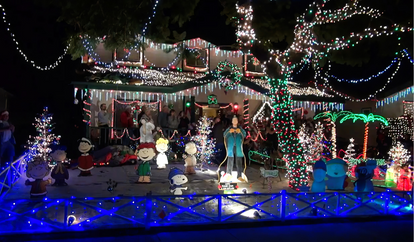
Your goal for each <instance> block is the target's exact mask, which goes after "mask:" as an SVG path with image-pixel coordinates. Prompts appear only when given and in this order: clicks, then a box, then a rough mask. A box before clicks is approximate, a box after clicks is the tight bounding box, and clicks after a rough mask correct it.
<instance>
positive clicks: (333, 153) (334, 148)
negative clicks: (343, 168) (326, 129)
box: [331, 121, 336, 159]
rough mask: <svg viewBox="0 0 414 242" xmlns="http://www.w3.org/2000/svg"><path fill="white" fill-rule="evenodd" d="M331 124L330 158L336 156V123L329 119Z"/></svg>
mask: <svg viewBox="0 0 414 242" xmlns="http://www.w3.org/2000/svg"><path fill="white" fill-rule="evenodd" d="M331 124H332V138H331V141H332V159H335V158H336V125H335V122H332V121H331Z"/></svg>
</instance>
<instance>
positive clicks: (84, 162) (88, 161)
mask: <svg viewBox="0 0 414 242" xmlns="http://www.w3.org/2000/svg"><path fill="white" fill-rule="evenodd" d="M92 147H93V145H92V144H91V141H89V140H88V139H86V138H82V139H81V140H80V142H79V147H78V149H79V151H80V153H82V155H81V156H80V157H79V158H78V169H79V170H80V171H81V172H80V174H79V176H91V175H92V174H91V170H92V169H93V157H92V156H91V155H89V154H88V152H89V151H90V150H91V149H92Z"/></svg>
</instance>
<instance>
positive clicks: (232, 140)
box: [224, 116, 246, 182]
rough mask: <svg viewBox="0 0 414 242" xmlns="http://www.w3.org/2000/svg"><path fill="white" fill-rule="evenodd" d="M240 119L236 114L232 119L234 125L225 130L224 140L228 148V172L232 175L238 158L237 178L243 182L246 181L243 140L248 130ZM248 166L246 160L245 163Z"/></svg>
mask: <svg viewBox="0 0 414 242" xmlns="http://www.w3.org/2000/svg"><path fill="white" fill-rule="evenodd" d="M238 124H239V120H238V119H237V117H236V116H234V117H233V119H232V126H230V127H229V128H227V129H226V131H224V142H225V145H226V149H227V171H226V173H227V174H229V175H232V172H233V165H234V159H236V167H237V179H238V180H239V181H241V182H243V181H246V179H244V178H243V176H242V173H243V159H244V154H243V140H244V138H245V137H246V131H244V129H243V128H242V127H240V126H239V125H238ZM244 168H246V162H245V165H244Z"/></svg>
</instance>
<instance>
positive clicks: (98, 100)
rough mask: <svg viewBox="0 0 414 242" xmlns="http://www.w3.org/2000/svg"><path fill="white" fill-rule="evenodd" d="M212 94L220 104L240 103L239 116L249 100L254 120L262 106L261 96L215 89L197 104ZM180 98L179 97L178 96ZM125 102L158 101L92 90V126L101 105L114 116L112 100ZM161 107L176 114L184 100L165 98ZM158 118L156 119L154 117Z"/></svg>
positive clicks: (197, 99)
mask: <svg viewBox="0 0 414 242" xmlns="http://www.w3.org/2000/svg"><path fill="white" fill-rule="evenodd" d="M210 94H215V95H216V96H217V100H218V102H219V103H233V104H234V103H236V102H237V103H238V104H239V107H240V108H239V114H242V113H243V100H244V99H245V98H247V99H249V115H250V117H251V118H252V117H253V116H254V115H255V114H256V112H257V111H258V109H259V108H260V107H261V105H262V100H260V99H258V98H261V96H257V97H256V95H246V94H244V93H239V92H238V91H237V90H228V91H227V93H226V92H224V90H223V89H221V90H220V89H214V91H207V90H206V91H205V92H200V93H198V94H197V95H194V96H195V102H196V103H207V101H208V96H209V95H210ZM177 96H179V95H177ZM114 98H115V99H118V100H123V101H125V102H128V101H134V100H139V101H143V102H154V101H157V96H156V95H154V94H151V95H149V94H148V93H144V97H143V98H142V99H141V97H139V96H138V95H135V94H134V93H133V92H124V91H112V90H92V92H91V126H92V127H96V126H98V113H99V110H100V109H99V107H100V105H101V104H103V103H105V104H106V106H107V110H108V113H110V114H112V110H113V107H112V100H113V99H114ZM185 98H186V99H185V101H187V100H190V98H189V96H186V97H185ZM161 105H162V106H164V105H168V107H171V105H172V108H173V109H175V110H176V112H177V113H178V112H180V111H183V105H184V100H183V99H182V98H180V97H177V98H172V99H171V98H170V99H169V100H168V101H167V100H165V98H164V99H163V100H162V101H161ZM154 118H156V117H154Z"/></svg>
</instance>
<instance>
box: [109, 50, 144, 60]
mask: <svg viewBox="0 0 414 242" xmlns="http://www.w3.org/2000/svg"><path fill="white" fill-rule="evenodd" d="M128 53H129V50H128V49H117V50H116V53H115V54H116V55H115V59H116V60H117V61H131V62H140V61H141V52H140V51H139V50H131V53H130V54H128Z"/></svg>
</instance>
